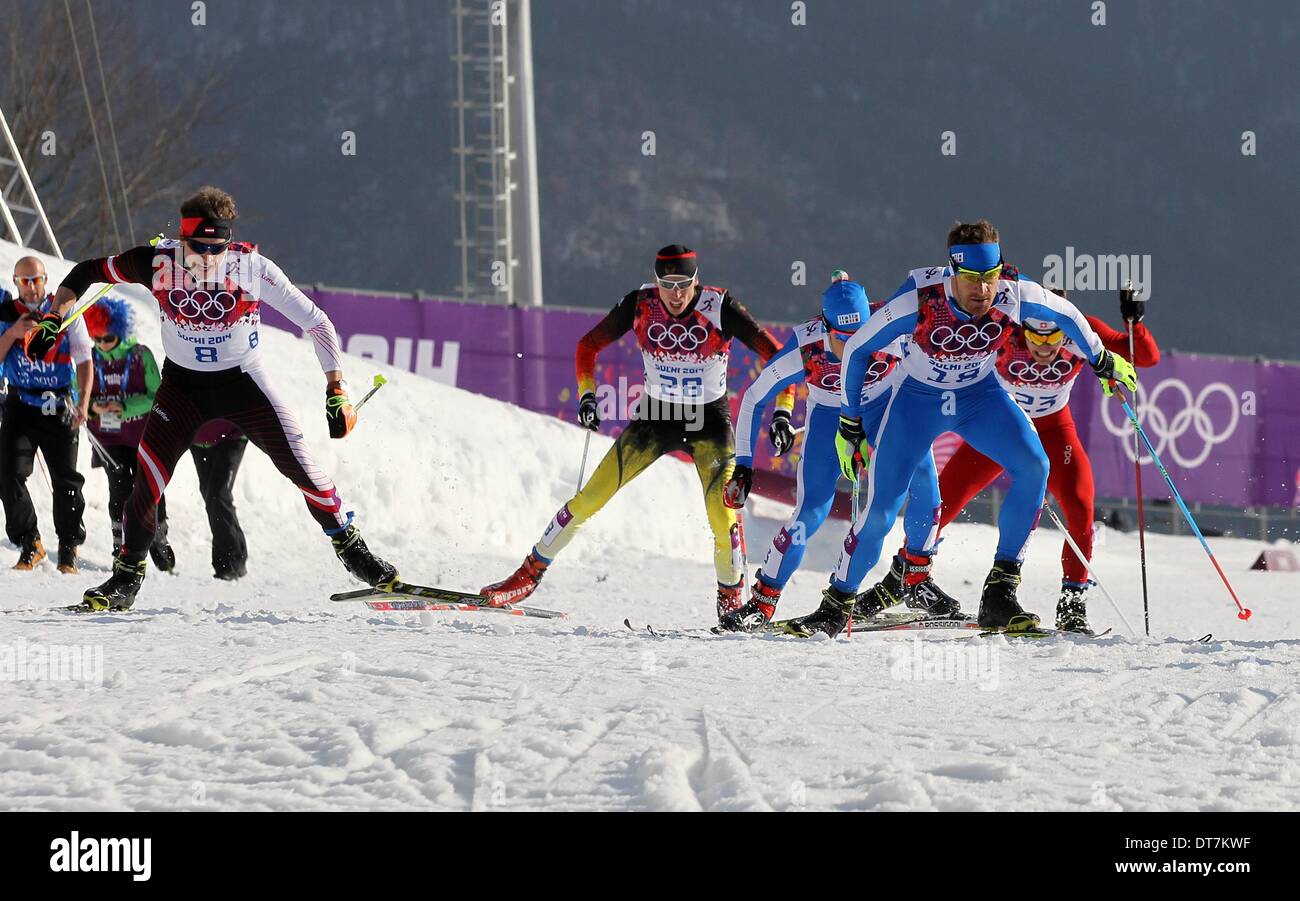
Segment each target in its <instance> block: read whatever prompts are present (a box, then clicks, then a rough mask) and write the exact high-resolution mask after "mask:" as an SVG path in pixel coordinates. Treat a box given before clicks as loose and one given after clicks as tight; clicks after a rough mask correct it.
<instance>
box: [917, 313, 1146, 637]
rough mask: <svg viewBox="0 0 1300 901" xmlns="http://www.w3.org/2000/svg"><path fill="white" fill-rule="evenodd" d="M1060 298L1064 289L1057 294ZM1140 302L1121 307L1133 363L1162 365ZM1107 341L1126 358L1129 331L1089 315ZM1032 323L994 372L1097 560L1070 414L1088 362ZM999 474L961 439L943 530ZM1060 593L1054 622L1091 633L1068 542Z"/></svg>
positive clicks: (1082, 456)
mask: <svg viewBox="0 0 1300 901" xmlns="http://www.w3.org/2000/svg"><path fill="white" fill-rule="evenodd" d="M1056 293H1057V294H1059V295H1061V296H1062V297H1064V296H1065V292H1064V291H1061V290H1057V291H1056ZM1144 306H1145V303H1144V302H1143V301H1141V300H1136V299H1134V300H1132V301H1128V300H1125V301H1124V302H1123V303H1122V307H1123V309H1122V312H1123V314H1124V318H1125V319H1126V320H1127V321H1130V322H1132V323H1133V325H1132V328H1133V349H1134V355H1135V357H1136V359H1134V360H1132V361H1131V362H1132V363H1133V364H1134V365H1135V366H1140V367H1149V366H1154V365H1156V364H1157V363H1159V362H1160V349H1159V348H1158V347H1157V346H1156V342H1155V338H1153V337H1152V336H1151V333H1150V332H1149V331H1147V327H1146V326H1145V325H1142V323H1141V319H1142V315H1143V309H1142V308H1143V307H1144ZM1087 319H1088V324H1089V325H1091V326H1092V329H1093V331H1095V332H1096V333H1097V335H1098V337H1100V338H1101V342H1102V344H1104V345H1105V346H1106V348H1107V349H1108V350H1110V351H1112V352H1114V353H1117V354H1119V355H1120V356H1123V357H1125V358H1127V357H1128V355H1129V344H1128V332H1120V331H1116V330H1115V329H1113V328H1111V327H1110V326H1108V325H1107V324H1106V323H1105V322H1103V321H1102V320H1100V319H1098V318H1097V317H1095V316H1088V317H1087ZM1042 325H1043V326H1044V327H1043V328H1037V327H1035V323H1034V322H1033V321H1032V320H1026V321H1025V323H1024V328H1023V330H1020V331H1017V332H1015V333H1014V334H1013V335H1012V337H1011V340H1010V341H1008V342H1007V343H1006V344H1005V345H1004V346H1003V347H1002V350H1001V351H999V353H998V359H997V375H998V380H999V381H1001V382H1002V386H1003V387H1004V388H1006V389H1007V392H1008V393H1009V394H1010V395H1011V396H1012V397H1013V398H1014V399H1015V401H1016V403H1017V404H1019V405H1020V407H1021V409H1023V410H1024V411H1025V413H1027V414H1028V415H1029V417H1030V419H1032V420H1033V423H1034V428H1035V429H1037V430H1038V437H1039V438H1040V439H1041V440H1042V442H1043V450H1044V451H1046V452H1047V459H1048V461H1049V462H1050V464H1051V469H1050V471H1049V473H1048V477H1047V490H1048V491H1049V492H1050V493H1051V494H1052V496H1053V497H1055V498H1056V500H1057V502H1058V503H1060V505H1061V507H1062V509H1063V510H1064V511H1065V522H1066V527H1067V528H1068V529H1069V531H1070V537H1071V538H1073V539H1074V541H1075V543H1076V544H1078V545H1079V549H1080V550H1081V551H1083V553H1084V556H1086V557H1087V558H1088V559H1089V560H1091V559H1092V517H1093V496H1094V489H1093V482H1092V463H1091V462H1090V461H1089V460H1088V454H1087V451H1085V450H1084V447H1083V443H1082V442H1081V441H1080V440H1079V435H1078V432H1077V431H1076V430H1075V427H1074V417H1072V416H1071V415H1070V391H1071V389H1073V387H1074V381H1075V377H1076V376H1077V375H1078V374H1079V372H1080V371H1082V369H1083V368H1084V366H1085V364H1086V363H1087V362H1088V361H1087V360H1086V359H1084V358H1083V357H1082V356H1081V355H1080V354H1079V353H1078V352H1077V350H1075V348H1074V345H1073V344H1072V343H1071V342H1069V341H1066V340H1065V335H1064V334H1063V333H1062V332H1061V330H1060V329H1058V328H1056V326H1055V325H1050V326H1049V325H1048V324H1047V323H1042ZM1001 474H1002V467H1000V466H998V465H997V464H996V463H994V462H993V461H992V460H990V459H989V458H988V457H986V456H984V455H983V454H981V453H980V452H979V451H977V450H975V448H973V447H971V446H970V445H969V444H966V443H964V442H963V443H962V444H961V445H960V446H959V447H958V448H957V451H956V452H955V453H954V454H953V455H952V459H950V460H949V461H948V464H947V465H946V466H945V467H944V468H943V471H942V472H941V473H940V474H939V494H940V495H941V496H942V498H943V511H942V513H941V514H940V518H939V528H940V530H941V531H942V530H943V529H944V528H946V527H947V525H948V523H950V522H952V521H953V520H954V519H955V518H956V517H957V514H959V513H960V512H961V511H962V509H963V508H965V506H966V505H967V504H968V503H970V501H971V498H973V497H975V495H977V494H979V493H980V492H981V491H983V490H984V489H985V488H986V487H988V485H989V484H990V483H991V482H993V480H994V479H996V478H997V477H998V476H999V475H1001ZM1061 572H1062V579H1061V597H1060V600H1059V601H1058V602H1057V605H1056V627H1057V628H1058V629H1062V630H1068V631H1074V632H1081V631H1087V630H1088V617H1087V603H1086V593H1087V590H1088V584H1089V583H1088V570H1087V568H1086V567H1085V566H1084V565H1083V562H1082V561H1081V560H1079V558H1078V557H1077V556H1076V555H1075V553H1074V551H1073V550H1072V549H1071V548H1070V545H1069V543H1068V542H1066V543H1064V545H1063V546H1062V548H1061Z"/></svg>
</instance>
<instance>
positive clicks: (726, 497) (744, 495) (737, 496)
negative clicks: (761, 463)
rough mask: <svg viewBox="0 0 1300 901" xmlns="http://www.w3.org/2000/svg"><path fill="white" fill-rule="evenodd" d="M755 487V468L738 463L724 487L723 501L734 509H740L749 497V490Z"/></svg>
mask: <svg viewBox="0 0 1300 901" xmlns="http://www.w3.org/2000/svg"><path fill="white" fill-rule="evenodd" d="M753 488H754V470H752V469H750V468H749V467H748V466H745V465H743V464H739V463H738V464H736V469H735V471H734V472H732V473H731V478H729V479H727V484H726V485H724V486H723V487H722V503H723V504H724V505H725V506H727V507H730V508H731V509H732V510H739V509H740V508H741V507H743V506H745V501H746V500H748V499H749V492H750V491H752V490H753Z"/></svg>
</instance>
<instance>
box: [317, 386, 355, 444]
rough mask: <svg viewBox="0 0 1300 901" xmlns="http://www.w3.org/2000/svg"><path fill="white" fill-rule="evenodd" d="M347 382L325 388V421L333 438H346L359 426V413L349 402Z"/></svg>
mask: <svg viewBox="0 0 1300 901" xmlns="http://www.w3.org/2000/svg"><path fill="white" fill-rule="evenodd" d="M346 386H347V382H345V381H343V380H341V379H340V380H339V381H337V382H330V383H329V384H328V385H326V386H325V421H326V422H328V423H329V427H330V437H331V438H346V437H347V435H348V433H349V432H351V431H352V429H353V428H354V427H355V426H356V424H357V413H356V411H355V410H353V409H352V401H350V400H348V389H347V387H346Z"/></svg>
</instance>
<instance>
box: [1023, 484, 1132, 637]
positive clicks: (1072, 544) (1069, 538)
mask: <svg viewBox="0 0 1300 901" xmlns="http://www.w3.org/2000/svg"><path fill="white" fill-rule="evenodd" d="M1043 509H1044V510H1046V511H1047V515H1048V516H1050V517H1052V522H1054V523H1056V527H1057V528H1058V529H1060V530H1061V533H1062V534H1063V535H1065V541H1066V543H1067V544H1069V545H1070V550H1072V551H1074V556H1076V557H1078V558H1079V562H1080V563H1082V564H1083V568H1084V569H1086V570H1087V571H1088V578H1090V579H1092V581H1093V582H1095V583H1097V587H1098V588H1100V589H1101V593H1102V594H1104V595H1105V596H1106V600H1108V601H1110V606H1111V607H1113V608H1114V610H1115V612H1116V613H1117V614H1118V615H1119V618H1120V619H1121V620H1123V621H1124V628H1126V629H1128V631H1129V634H1130V635H1137V630H1136V629H1134V628H1133V626H1132V624H1131V623H1129V621H1128V618H1127V617H1126V616H1124V611H1123V610H1121V609H1119V604H1117V603H1116V602H1115V598H1114V597H1113V596H1112V595H1111V593H1110V592H1109V591H1107V590H1106V586H1105V585H1103V584H1101V579H1099V578H1097V571H1096V570H1095V569H1093V568H1092V563H1091V562H1089V560H1088V558H1087V557H1085V556H1083V551H1081V550H1079V545H1077V544H1075V542H1074V538H1073V537H1072V536H1071V535H1070V530H1069V529H1067V528H1066V527H1065V523H1063V522H1061V517H1059V516H1057V515H1056V510H1055V509H1053V508H1052V505H1051V503H1050V502H1048V501H1044V502H1043Z"/></svg>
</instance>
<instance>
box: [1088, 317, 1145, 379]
mask: <svg viewBox="0 0 1300 901" xmlns="http://www.w3.org/2000/svg"><path fill="white" fill-rule="evenodd" d="M1086 318H1087V320H1088V324H1089V325H1091V326H1092V330H1093V331H1094V332H1096V333H1097V336H1098V337H1099V338H1101V343H1102V344H1104V345H1105V346H1106V349H1107V350H1111V351H1114V352H1115V353H1117V354H1120V355H1121V356H1124V357H1127V356H1128V332H1121V331H1119V330H1118V329H1113V328H1111V327H1110V326H1109V325H1107V324H1106V323H1105V322H1104V321H1102V320H1101V319H1098V318H1097V317H1096V316H1088V317H1086ZM1133 356H1134V358H1133V359H1132V360H1130V361H1129V362H1131V363H1132V364H1133V365H1134V366H1140V367H1143V368H1146V367H1149V366H1155V365H1156V364H1157V363H1159V362H1160V348H1159V347H1157V346H1156V339H1155V338H1154V337H1152V335H1151V332H1150V331H1148V330H1147V327H1146V326H1145V325H1143V324H1142V323H1140V322H1137V323H1134V325H1133Z"/></svg>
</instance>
